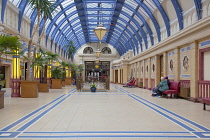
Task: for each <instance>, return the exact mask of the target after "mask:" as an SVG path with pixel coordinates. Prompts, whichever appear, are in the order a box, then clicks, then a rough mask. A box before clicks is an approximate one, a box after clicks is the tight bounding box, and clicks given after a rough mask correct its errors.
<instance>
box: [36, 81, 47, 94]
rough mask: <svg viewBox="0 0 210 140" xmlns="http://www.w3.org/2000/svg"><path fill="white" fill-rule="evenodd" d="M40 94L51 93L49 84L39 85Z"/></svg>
mask: <svg viewBox="0 0 210 140" xmlns="http://www.w3.org/2000/svg"><path fill="white" fill-rule="evenodd" d="M38 92H49V86H48V84H44V83H39V84H38Z"/></svg>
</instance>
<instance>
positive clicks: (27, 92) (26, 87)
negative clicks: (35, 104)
mask: <svg viewBox="0 0 210 140" xmlns="http://www.w3.org/2000/svg"><path fill="white" fill-rule="evenodd" d="M20 87H21V90H20V92H21V98H37V97H38V81H20Z"/></svg>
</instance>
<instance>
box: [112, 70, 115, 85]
mask: <svg viewBox="0 0 210 140" xmlns="http://www.w3.org/2000/svg"><path fill="white" fill-rule="evenodd" d="M112 70H113V83H115V69H114V68H113V69H112Z"/></svg>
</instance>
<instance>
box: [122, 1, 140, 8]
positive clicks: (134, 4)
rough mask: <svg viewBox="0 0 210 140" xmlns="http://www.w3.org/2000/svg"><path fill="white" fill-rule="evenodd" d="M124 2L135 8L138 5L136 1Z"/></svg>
mask: <svg viewBox="0 0 210 140" xmlns="http://www.w3.org/2000/svg"><path fill="white" fill-rule="evenodd" d="M125 3H126V4H127V5H129V6H131V7H132V8H133V9H136V7H137V6H138V3H136V2H135V1H133V0H126V1H125Z"/></svg>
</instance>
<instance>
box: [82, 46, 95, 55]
mask: <svg viewBox="0 0 210 140" xmlns="http://www.w3.org/2000/svg"><path fill="white" fill-rule="evenodd" d="M83 54H93V49H92V48H91V47H86V48H85V49H84V51H83Z"/></svg>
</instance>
